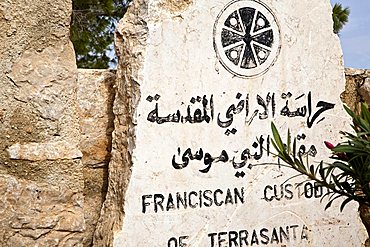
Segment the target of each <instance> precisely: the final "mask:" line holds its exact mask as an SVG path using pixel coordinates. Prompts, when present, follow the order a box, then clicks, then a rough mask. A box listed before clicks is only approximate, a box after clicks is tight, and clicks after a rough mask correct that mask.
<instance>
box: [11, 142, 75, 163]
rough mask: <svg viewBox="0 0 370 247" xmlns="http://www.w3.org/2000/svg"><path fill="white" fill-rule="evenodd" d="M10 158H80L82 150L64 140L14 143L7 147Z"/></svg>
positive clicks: (34, 159) (36, 159) (35, 159)
mask: <svg viewBox="0 0 370 247" xmlns="http://www.w3.org/2000/svg"><path fill="white" fill-rule="evenodd" d="M7 151H8V153H9V157H10V158H11V159H18V160H31V161H40V160H60V159H77V158H82V152H81V151H80V150H79V149H78V148H77V147H76V146H74V145H73V144H71V143H69V142H66V141H59V142H48V143H26V144H19V143H16V144H14V145H12V146H10V147H9V148H8V149H7Z"/></svg>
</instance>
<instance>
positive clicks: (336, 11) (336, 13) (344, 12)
mask: <svg viewBox="0 0 370 247" xmlns="http://www.w3.org/2000/svg"><path fill="white" fill-rule="evenodd" d="M349 13H350V11H349V8H348V7H346V8H343V7H342V5H341V4H339V3H336V4H334V6H333V30H334V33H339V31H340V30H341V29H342V28H343V26H344V25H345V24H346V23H347V22H348V16H349Z"/></svg>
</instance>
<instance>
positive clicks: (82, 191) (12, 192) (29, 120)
mask: <svg viewBox="0 0 370 247" xmlns="http://www.w3.org/2000/svg"><path fill="white" fill-rule="evenodd" d="M71 10H72V1H71V0H57V1H51V0H37V1H32V3H31V2H29V1H25V0H5V1H1V3H0V29H1V30H2V32H0V41H1V42H0V84H1V87H0V102H1V104H0V133H1V135H0V205H1V207H0V246H4V247H6V246H11V247H14V246H27V247H28V246H47V247H49V246H91V242H92V234H93V232H94V229H95V225H96V222H97V219H98V216H99V212H100V207H101V204H102V202H103V198H104V197H105V193H106V181H107V164H108V162H109V153H110V143H111V131H112V114H111V111H112V110H111V105H112V101H113V98H114V94H113V91H112V90H111V88H112V82H113V80H114V77H115V75H114V74H113V73H111V72H109V71H80V73H78V70H77V67H76V61H75V54H74V50H73V46H72V44H71V42H70V40H69V23H70V16H71ZM77 80H78V81H77Z"/></svg>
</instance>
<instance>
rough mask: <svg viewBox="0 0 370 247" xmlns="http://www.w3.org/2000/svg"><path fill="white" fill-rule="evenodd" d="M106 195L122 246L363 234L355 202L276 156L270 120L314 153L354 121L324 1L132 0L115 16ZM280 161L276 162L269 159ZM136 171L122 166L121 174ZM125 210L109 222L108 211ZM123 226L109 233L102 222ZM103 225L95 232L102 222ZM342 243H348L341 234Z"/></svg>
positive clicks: (331, 239) (337, 239) (355, 239)
mask: <svg viewBox="0 0 370 247" xmlns="http://www.w3.org/2000/svg"><path fill="white" fill-rule="evenodd" d="M117 37H118V44H119V45H118V49H119V56H120V59H121V61H122V62H121V64H120V66H119V70H118V78H119V79H118V82H117V94H116V95H117V98H116V102H115V107H114V108H115V109H114V110H115V115H116V119H115V131H114V136H113V138H114V140H113V151H112V160H111V164H110V185H109V191H108V198H107V201H106V202H105V206H104V208H103V211H102V212H103V213H102V217H101V222H100V223H99V226H98V230H97V233H96V236H95V241H97V242H98V241H99V239H104V238H107V239H108V238H109V241H112V242H113V243H114V246H165V247H180V246H210V247H221V246H229V247H232V246H263V245H266V246H360V245H361V243H363V242H364V241H365V238H366V234H365V230H364V229H363V227H362V225H361V223H360V221H359V219H358V216H357V206H356V204H349V206H347V207H346V208H345V210H344V212H343V213H340V212H339V208H338V205H340V204H339V202H338V203H334V204H333V206H332V207H331V208H330V209H329V210H326V211H325V210H324V206H325V204H324V203H325V199H324V200H323V202H322V203H320V199H321V198H322V196H323V195H324V194H325V192H326V191H325V190H324V189H322V188H321V187H319V186H317V184H315V183H313V182H305V183H303V184H301V185H299V183H300V182H302V181H304V178H302V177H298V178H294V179H290V180H288V179H289V178H291V177H292V176H294V175H295V173H294V172H292V171H291V170H289V169H288V168H286V167H284V166H283V164H279V160H278V159H277V158H276V157H274V155H273V153H274V149H273V147H272V145H271V129H270V124H271V122H274V123H275V124H276V125H277V126H278V128H279V130H280V132H281V134H282V135H283V136H285V134H286V133H287V130H288V128H289V129H290V131H291V134H292V137H294V138H296V140H297V143H296V144H297V145H296V150H297V152H299V153H300V154H301V155H304V156H307V157H308V158H309V160H310V162H313V163H315V162H316V163H318V162H319V161H320V160H323V159H326V157H329V156H330V150H327V149H326V148H325V146H324V143H323V142H324V141H326V140H329V141H331V142H334V143H335V142H338V141H339V137H338V136H339V134H338V133H339V130H342V129H345V128H346V126H347V125H348V123H349V120H348V118H347V117H346V115H345V114H344V112H343V109H342V103H341V101H340V98H339V96H340V93H341V92H342V91H343V89H344V73H343V65H342V60H341V50H340V46H339V41H338V38H337V37H336V35H334V34H333V32H332V21H331V6H330V3H329V1H322V0H314V1H300V2H297V1H294V2H293V1H288V0H282V1H276V0H263V1H260V0H233V1H228V0H226V1H225V0H202V1H200V0H193V1H191V0H187V1H185V0H183V1H173V0H161V1H160V0H136V1H134V3H133V6H131V7H130V9H129V11H128V14H127V15H126V17H125V18H124V19H123V20H122V21H121V22H120V25H119V33H118V35H117ZM271 164H275V165H271ZM124 176H127V177H124ZM115 214H116V215H119V217H116V218H119V219H122V220H121V221H116V222H113V220H107V219H108V218H110V219H112V218H114V217H112V215H115ZM104 227H106V229H107V227H109V229H113V231H114V234H113V235H111V236H110V237H104V236H103V235H104V234H102V232H104V231H103V230H102V229H104ZM99 233H100V235H99ZM344 243H345V244H344Z"/></svg>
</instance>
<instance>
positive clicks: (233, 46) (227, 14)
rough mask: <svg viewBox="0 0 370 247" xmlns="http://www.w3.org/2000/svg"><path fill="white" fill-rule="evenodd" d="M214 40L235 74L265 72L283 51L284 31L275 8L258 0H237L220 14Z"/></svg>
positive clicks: (217, 49) (215, 27)
mask: <svg viewBox="0 0 370 247" xmlns="http://www.w3.org/2000/svg"><path fill="white" fill-rule="evenodd" d="M213 43H214V48H215V51H216V54H217V57H218V59H219V61H220V62H221V64H222V65H223V66H224V67H225V68H226V69H227V70H228V71H229V72H230V73H232V74H234V75H236V76H240V77H253V76H257V75H261V74H263V73H265V72H266V71H267V70H268V69H269V68H270V67H271V66H272V65H273V64H274V62H275V61H276V58H277V56H278V54H279V51H280V32H279V26H278V24H277V21H276V18H275V16H274V15H273V14H272V12H271V10H270V9H269V8H268V7H267V6H266V5H264V4H263V3H261V2H258V1H257V0H235V1H232V2H230V3H229V4H227V5H226V7H225V8H224V9H223V10H222V11H221V13H220V14H219V15H218V16H217V19H216V23H215V26H214V29H213Z"/></svg>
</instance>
